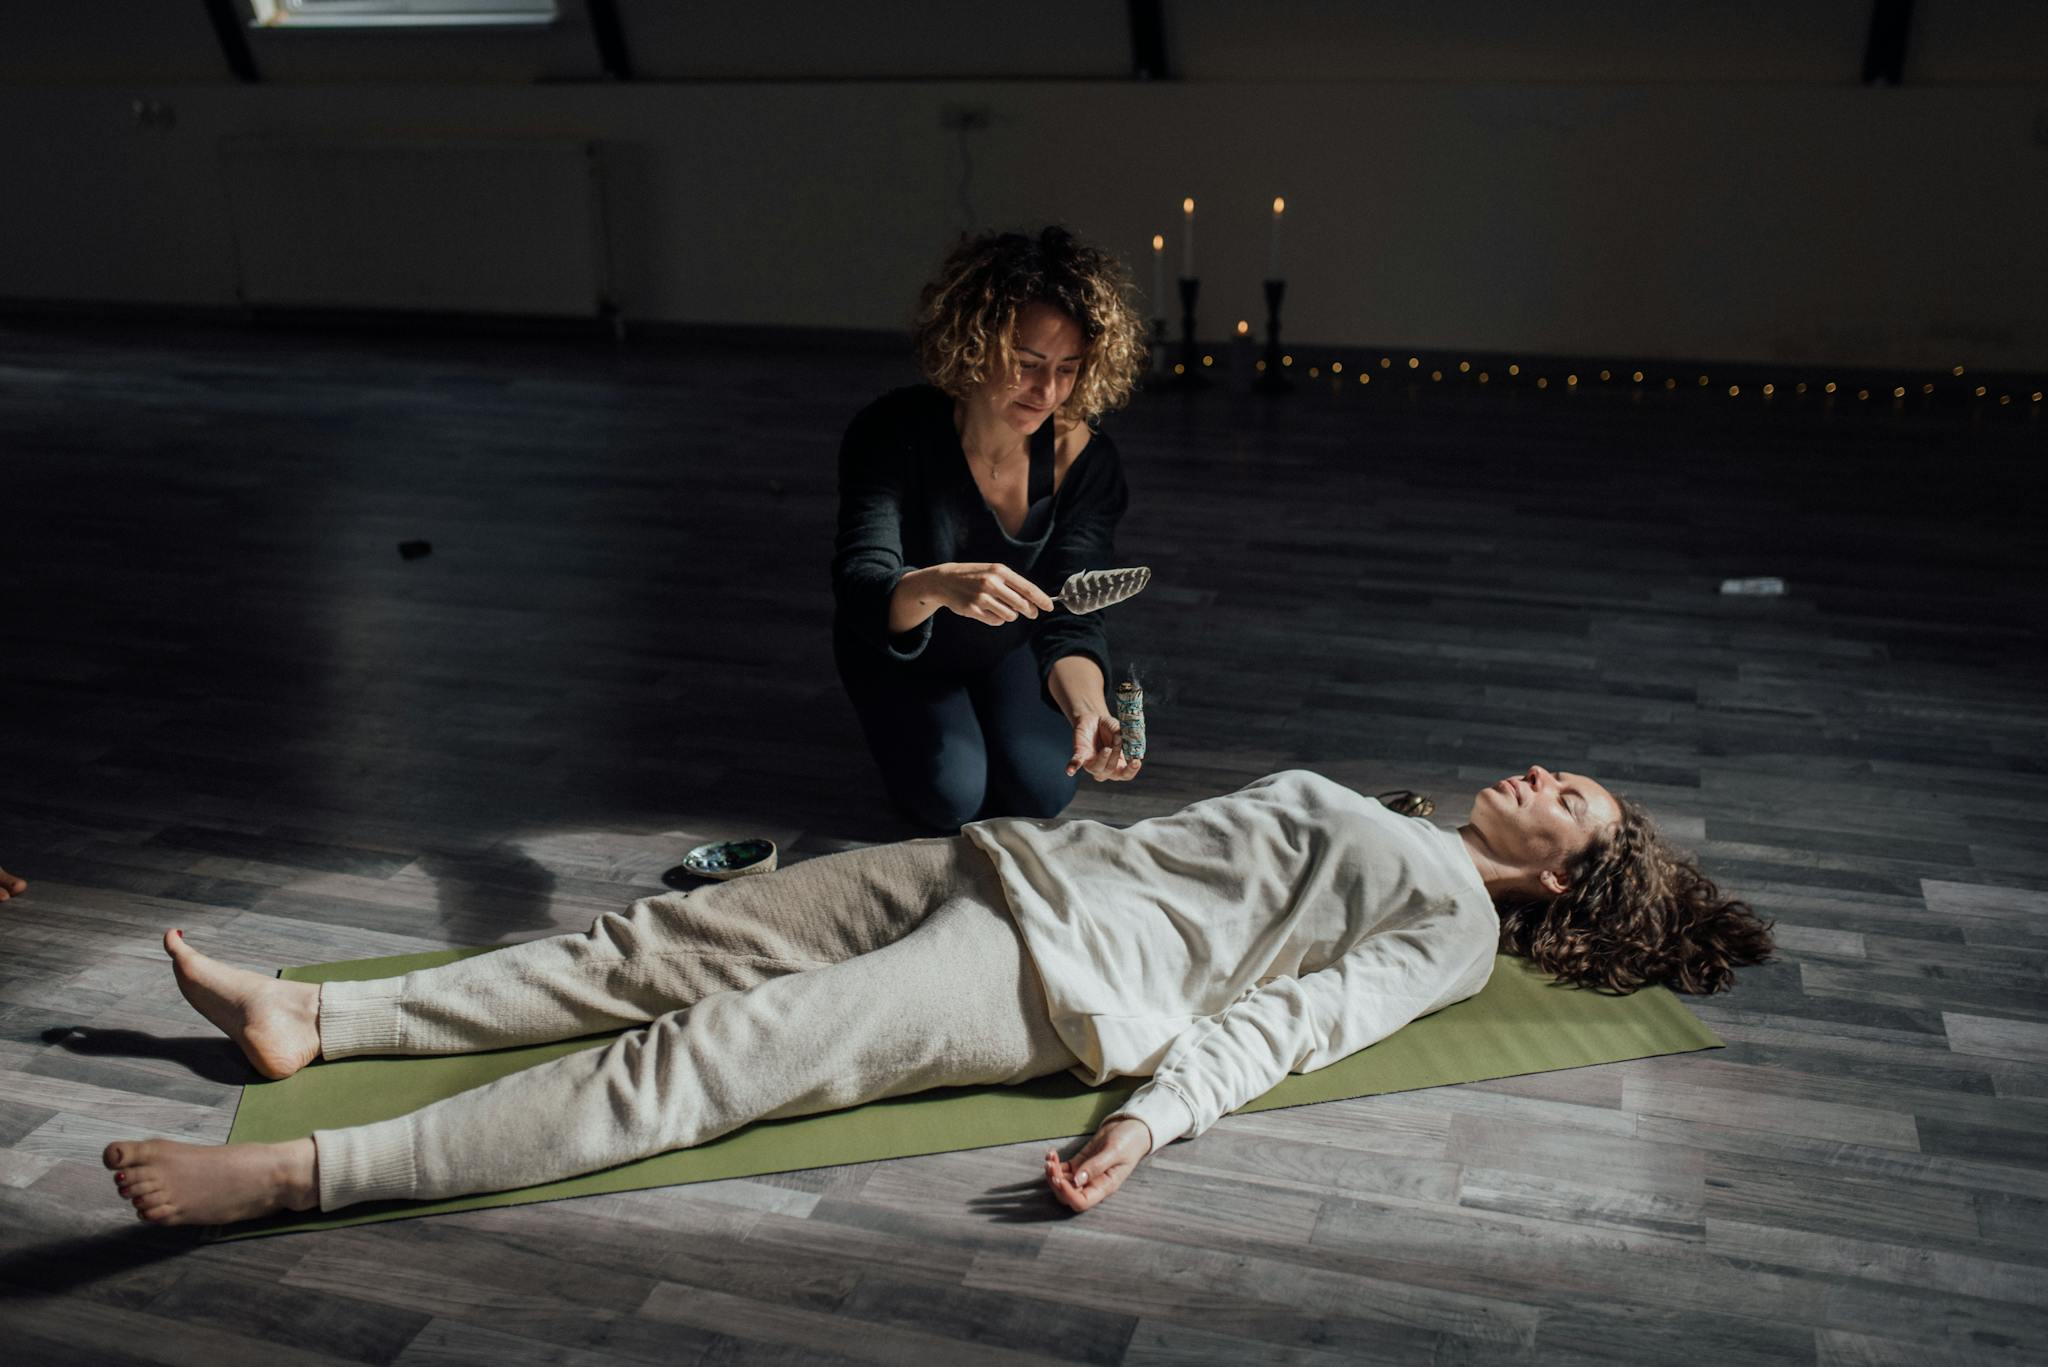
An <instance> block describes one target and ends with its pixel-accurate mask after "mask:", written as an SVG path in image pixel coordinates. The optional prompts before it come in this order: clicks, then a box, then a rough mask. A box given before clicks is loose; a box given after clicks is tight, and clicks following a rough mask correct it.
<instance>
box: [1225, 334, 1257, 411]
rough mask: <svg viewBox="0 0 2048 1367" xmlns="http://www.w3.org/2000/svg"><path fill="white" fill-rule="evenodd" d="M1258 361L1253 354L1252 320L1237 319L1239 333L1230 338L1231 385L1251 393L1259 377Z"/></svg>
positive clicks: (1240, 390) (1243, 391)
mask: <svg viewBox="0 0 2048 1367" xmlns="http://www.w3.org/2000/svg"><path fill="white" fill-rule="evenodd" d="M1257 369H1258V367H1257V361H1256V359H1255V358H1254V357H1253V355H1252V320H1251V319H1249V318H1240V319H1238V320H1237V335H1236V336H1234V337H1232V338H1231V339H1230V387H1231V388H1232V389H1235V390H1237V391H1238V392H1239V393H1249V392H1251V388H1252V385H1253V383H1254V382H1255V381H1256V379H1257Z"/></svg>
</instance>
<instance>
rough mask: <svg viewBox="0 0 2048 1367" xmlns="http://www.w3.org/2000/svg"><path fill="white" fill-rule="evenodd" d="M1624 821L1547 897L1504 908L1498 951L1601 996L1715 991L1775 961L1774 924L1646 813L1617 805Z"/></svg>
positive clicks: (1508, 901) (1570, 868) (1511, 903)
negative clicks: (1725, 889) (1728, 890)
mask: <svg viewBox="0 0 2048 1367" xmlns="http://www.w3.org/2000/svg"><path fill="white" fill-rule="evenodd" d="M1615 801H1616V802H1618V803H1619V804H1620V806H1621V819H1620V821H1618V822H1617V823H1616V824H1615V826H1614V828H1613V830H1612V832H1611V833H1610V834H1608V835H1607V836H1606V837H1605V838H1603V839H1596V840H1595V841H1594V842H1593V844H1592V845H1591V846H1589V847H1588V848H1587V849H1586V850H1585V851H1584V852H1583V853H1581V854H1580V855H1579V856H1578V857H1577V858H1576V859H1575V860H1573V861H1572V862H1571V863H1570V864H1568V865H1567V866H1566V868H1565V877H1566V887H1565V890H1564V891H1563V892H1561V893H1559V894H1558V895H1557V896H1555V897H1552V898H1548V899H1529V900H1520V899H1507V898H1503V899H1502V900H1501V902H1500V913H1501V917H1500V947H1501V949H1502V951H1503V952H1505V953H1508V954H1520V955H1522V956H1524V957H1526V958H1528V959H1531V960H1533V961H1534V962H1535V963H1536V966H1537V967H1539V968H1541V969H1543V970H1544V971H1545V972H1546V973H1550V974H1552V975H1553V976H1555V977H1558V978H1561V979H1564V980H1566V981H1568V982H1575V983H1579V984H1582V985H1584V986H1587V987H1593V988H1598V989H1600V990H1601V991H1604V992H1613V993H1629V992H1633V991H1635V990H1636V989H1637V988H1639V987H1644V986H1647V985H1649V984H1652V983H1662V984H1664V985H1665V986H1667V987H1670V988H1672V989H1674V990H1676V991H1679V992H1694V993H1711V992H1721V991H1725V990H1727V989H1728V988H1729V987H1732V986H1734V984H1735V970H1736V969H1737V968H1740V967H1747V966H1748V965H1751V964H1760V963H1763V962H1765V961H1766V960H1767V959H1769V958H1770V957H1771V949H1772V944H1771V925H1770V923H1769V922H1766V921H1764V920H1762V919H1760V918H1759V917H1758V916H1757V914H1756V912H1755V911H1754V910H1752V909H1751V908H1750V906H1749V904H1748V903H1747V902H1742V901H1739V900H1737V899H1735V898H1733V897H1725V896H1723V895H1722V893H1721V890H1720V889H1719V888H1718V887H1716V886H1714V881H1713V880H1712V879H1711V878H1709V877H1707V876H1706V875H1705V874H1704V873H1701V872H1700V868H1699V864H1698V863H1697V862H1696V861H1695V860H1694V858H1693V856H1692V855H1690V854H1688V853H1686V852H1685V851H1684V850H1681V849H1679V848H1677V847H1676V846H1674V845H1672V844H1670V843H1669V842H1667V841H1666V840H1665V839H1664V836H1663V834H1662V833H1661V832H1660V831H1658V829H1657V827H1656V825H1655V823H1653V822H1652V821H1651V820H1650V817H1649V814H1648V813H1647V812H1645V811H1644V810H1643V809H1642V808H1641V807H1639V806H1637V805H1636V804H1635V803H1633V802H1630V801H1628V800H1627V799H1626V798H1620V797H1617V798H1616V799H1615Z"/></svg>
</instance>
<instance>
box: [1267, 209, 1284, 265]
mask: <svg viewBox="0 0 2048 1367" xmlns="http://www.w3.org/2000/svg"><path fill="white" fill-rule="evenodd" d="M1286 212H1287V201H1286V200H1284V199H1282V198H1280V196H1278V195H1275V196H1273V236H1272V239H1271V241H1270V243H1269V244H1268V246H1267V248H1266V278H1267V279H1268V280H1278V279H1279V278H1280V215H1282V214H1284V213H1286Z"/></svg>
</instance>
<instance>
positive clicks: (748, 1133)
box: [225, 949, 1721, 1238]
mask: <svg viewBox="0 0 2048 1367" xmlns="http://www.w3.org/2000/svg"><path fill="white" fill-rule="evenodd" d="M489 952H490V951H489V950H486V949H457V950H447V951H442V952H439V953H433V954H407V955H400V956H398V957H396V958H389V959H359V960H356V961H354V962H352V963H334V964H315V965H312V966H310V967H306V968H287V969H285V970H284V971H283V972H282V973H281V974H280V975H279V976H281V977H284V978H287V979H289V980H291V981H294V982H333V981H346V980H354V979H362V978H385V977H393V976H396V975H398V974H401V973H409V972H411V971H412V970H414V969H417V968H431V967H433V966H434V965H436V964H443V963H448V962H451V961H452V960H455V959H461V958H467V957H469V956H470V955H472V954H485V953H489ZM609 1038H610V1037H609V1036H594V1037H591V1038H587V1039H579V1040H565V1041H563V1042H561V1043H558V1044H543V1045H536V1046H533V1047H530V1048H520V1049H501V1050H498V1051H496V1052H494V1053H488V1054H462V1055H456V1056H453V1057H442V1058H358V1059H342V1060H339V1061H336V1062H333V1063H319V1064H315V1065H314V1066H312V1067H310V1068H307V1069H305V1070H304V1071H303V1072H301V1073H299V1074H298V1075H297V1076H295V1077H291V1078H287V1079H286V1080H284V1081H283V1082H263V1083H257V1084H255V1085H254V1086H251V1087H248V1088H246V1089H245V1090H244V1091H243V1093H242V1104H241V1107H240V1109H239V1110H238V1111H237V1112H236V1113H235V1124H234V1128H233V1131H232V1132H231V1133H230V1134H229V1136H228V1138H229V1139H230V1140H231V1141H241V1140H253V1141H267V1140H281V1139H296V1138H299V1137H300V1136H303V1135H306V1134H309V1133H311V1132H312V1131H314V1130H320V1129H338V1128H340V1127H342V1126H346V1125H361V1124H366V1123H368V1122H370V1121H374V1120H385V1119H388V1118H390V1117H391V1116H395V1115H402V1114H404V1113H405V1112H407V1111H411V1110H416V1109H418V1108H419V1107H421V1106H424V1105H426V1104H427V1103H429V1102H432V1101H438V1100H440V1099H441V1098H442V1097H446V1096H452V1095H454V1094H455V1093H456V1092H460V1091H464V1090H466V1089H468V1088H471V1087H479V1086H482V1085H483V1084H484V1083H486V1082H491V1081H494V1080H495V1079H497V1078H500V1077H503V1076H505V1075H506V1074H507V1073H514V1072H517V1071H519V1070H520V1069H521V1068H527V1067H531V1066H532V1065H534V1064H536V1063H542V1062H545V1061H546V1060H548V1059H551V1058H557V1057H560V1056H561V1055H563V1054H566V1053H571V1052H573V1051H575V1050H578V1049H591V1048H595V1047H596V1046H598V1045H600V1044H603V1043H605V1042H606V1040H607V1039H609ZM1720 1047H1721V1041H1720V1040H1719V1039H1717V1038H1716V1037H1715V1036H1714V1033H1713V1032H1712V1031H1710V1030H1708V1029H1707V1028H1706V1027H1705V1026H1704V1025H1701V1024H1700V1023H1699V1021H1698V1020H1697V1019H1695V1018H1694V1017H1693V1015H1692V1013H1691V1012H1689V1011H1687V1010H1686V1009H1685V1007H1684V1006H1682V1005H1681V1004H1680V1003H1679V1001H1678V999H1677V998H1676V997H1674V996H1673V995H1672V994H1671V993H1669V992H1667V991H1665V990H1664V989H1663V988H1661V987H1659V988H1650V989H1647V990H1644V991H1641V992H1637V993H1635V994H1634V995H1633V996H1628V997H1612V996H1604V995H1602V994H1600V993H1597V992H1590V991H1584V990H1580V989H1577V988H1571V987H1564V986H1561V985H1558V984H1556V983H1553V982H1551V981H1550V980H1549V979H1548V978H1546V977H1544V975H1542V974H1541V973H1539V972H1538V971H1536V970H1535V969H1534V968H1533V967H1531V966H1530V965H1529V964H1528V963H1527V962H1526V961H1524V960H1521V959H1514V958H1510V957H1508V956H1506V955H1502V956H1501V958H1500V960H1499V962H1498V963H1497V964H1496V965H1495V967H1494V973H1493V978H1492V980H1491V981H1490V982H1488V983H1487V985H1486V989H1485V990H1484V991H1483V992H1481V993H1480V994H1479V995H1478V996H1476V997H1472V998H1469V999H1467V1000H1465V1001H1462V1002H1459V1003H1458V1004H1457V1005H1455V1006H1449V1007H1445V1008H1444V1009H1443V1010H1442V1011H1439V1012H1437V1013H1436V1014H1435V1015H1433V1016H1426V1017H1424V1018H1423V1019H1421V1020H1419V1021H1415V1022H1414V1023H1412V1024H1410V1025H1408V1026H1407V1027H1405V1028H1403V1029H1402V1030H1399V1031H1397V1032H1396V1033H1395V1034H1393V1035H1391V1036H1389V1037H1388V1038H1386V1039H1384V1040H1381V1041H1380V1042H1379V1043H1378V1044H1375V1045H1373V1046H1372V1047H1371V1048H1369V1049H1362V1050H1360V1051H1359V1052H1358V1053H1356V1054H1353V1055H1352V1056H1351V1057H1349V1058H1347V1059H1344V1060H1343V1061H1341V1062H1339V1063H1335V1064H1332V1065H1331V1066H1330V1067H1328V1068H1324V1069H1322V1070H1320V1071H1318V1072H1314V1073H1306V1074H1300V1075H1296V1076H1290V1077H1288V1078H1287V1079H1286V1080H1284V1081H1283V1082H1281V1083H1280V1085H1279V1086H1277V1087H1275V1088H1274V1089H1273V1090H1272V1091H1270V1092H1268V1093H1266V1094H1265V1095H1264V1096H1262V1097H1260V1098H1259V1099H1258V1100H1257V1101H1254V1102H1252V1103H1251V1104H1250V1105H1248V1106H1246V1107H1244V1108H1243V1109H1244V1110H1247V1111H1266V1110H1272V1109H1275V1108H1276V1107H1281V1106H1301V1105H1306V1104H1307V1103H1309V1102H1312V1101H1337V1100H1341V1099H1343V1098H1346V1097H1358V1096H1377V1095H1379V1094H1381V1093H1384V1092H1405V1091H1412V1090H1414V1089H1416V1088H1420V1087H1437V1086H1442V1085H1443V1084H1445V1083H1450V1082H1479V1081H1482V1080H1484V1079H1487V1078H1497V1077H1513V1076H1516V1075H1518V1074H1523V1073H1543V1072H1549V1071H1551V1070H1553V1069H1558V1068H1580V1067H1584V1066H1586V1065H1587V1064H1593V1063H1614V1062H1618V1061H1619V1060H1621V1059H1630V1058H1648V1057H1650V1056H1652V1055H1655V1054H1682V1053H1687V1052H1690V1051H1692V1050H1695V1049H1718V1048H1720ZM1138 1086H1139V1080H1138V1079H1135V1078H1122V1079H1119V1080H1117V1081H1116V1082H1113V1083H1109V1084H1107V1085H1105V1086H1102V1087H1096V1088H1089V1087H1085V1086H1083V1085H1082V1084H1081V1083H1080V1082H1078V1081H1077V1080H1075V1079H1074V1078H1073V1077H1072V1076H1071V1075H1070V1074H1066V1073H1061V1074H1057V1075H1055V1076H1053V1077H1046V1078H1039V1079H1038V1080H1036V1081H1034V1082H1028V1083H1025V1084H1023V1085H1022V1086H1017V1087H962V1088H946V1089H942V1090H938V1091H931V1092H923V1093H920V1094H918V1095H916V1096H907V1097H897V1098H894V1099H891V1100H888V1101H878V1102H873V1103H870V1104H869V1105H866V1106H860V1107H856V1108H855V1109H853V1110H849V1111H835V1112H832V1113H830V1114H827V1115H814V1116H800V1117H797V1118H795V1119H790V1120H773V1121H762V1122H760V1123H757V1124H754V1125H749V1126H748V1127H746V1128H745V1129H743V1130H738V1131H735V1132H734V1133H732V1134H729V1135H726V1136H724V1137H723V1138H720V1139H716V1140H713V1141H712V1142H711V1143H708V1144H701V1145H699V1146H697V1147H696V1148H693V1149H677V1150H675V1151H673V1152H671V1153H664V1154H658V1155H656V1156H655V1157H653V1158H646V1159H642V1160H640V1161H639V1162H635V1163H627V1164H624V1165H622V1166H620V1167H616V1168H607V1169H605V1170H603V1171H602V1172H593V1173H586V1174H584V1175H583V1176H581V1177H573V1178H570V1179H568V1180H566V1181H561V1182H549V1183H547V1184H545V1185H543V1186H537V1187H523V1188H520V1189H519V1190H517V1191H498V1192H490V1193H486V1194H483V1195H478V1196H463V1197H457V1198H455V1199H453V1200H446V1201H391V1202H381V1203H375V1204H364V1205H359V1206H350V1207H349V1208H347V1209H346V1210H343V1211H339V1212H336V1213H335V1214H332V1215H324V1214H320V1213H318V1212H314V1213H311V1214H299V1215H287V1216H278V1217H275V1218H273V1219H271V1220H267V1221H264V1222H261V1223H258V1224H251V1225H246V1226H242V1227H240V1228H238V1229H236V1230H235V1231H234V1232H233V1233H231V1234H228V1235H226V1236H225V1237H228V1238H252V1237H255V1236H258V1235H263V1234H282V1233H287V1232H291V1231H296V1230H308V1229H338V1228H341V1227H342V1226H345V1225H361V1224H369V1223H372V1222H374V1221H379V1220H402V1219H406V1218H408V1217H410V1216H414V1215H438V1214H440V1213H442V1212H444V1211H452V1210H479V1209H482V1208H484V1207H487V1206H515V1205H523V1204H525V1203H527V1202H530V1201H554V1200H558V1199H560V1198H562V1197H565V1196H590V1195H594V1194H596V1193H599V1192H614V1191H635V1190H638V1189H640V1188H643V1187H663V1186H672V1185H676V1184H679V1183H684V1182H710V1181H715V1180H717V1179H719V1178H722V1177H747V1176H753V1175H757V1174H760V1173H764V1172H788V1171H790V1170H792V1169H796V1168H818V1167H828V1166H832V1165H836V1164H840V1163H865V1162H869V1161H872V1160H874V1159H877V1158H903V1157H908V1156H910V1155H912V1154H921V1153H943V1152H947V1151H950V1150H954V1149H976V1148H985V1147H987V1146H989V1145H993V1144H1018V1143H1022V1142H1024V1141H1026V1140H1033V1139H1057V1138H1064V1137H1067V1136H1071V1135H1081V1134H1087V1133H1089V1132H1091V1131H1092V1130H1094V1128H1095V1127H1096V1126H1097V1125H1098V1124H1100V1123H1101V1122H1102V1120H1103V1119H1104V1117H1106V1116H1108V1115H1109V1114H1110V1113H1111V1112H1112V1111H1114V1110H1116V1108H1117V1107H1118V1106H1120V1105H1122V1104H1123V1102H1124V1101H1125V1099H1126V1098H1128V1097H1129V1096H1130V1094H1131V1093H1132V1092H1133V1091H1135V1090H1136V1089H1137V1087H1138Z"/></svg>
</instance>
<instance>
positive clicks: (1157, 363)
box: [1151, 318, 1173, 379]
mask: <svg viewBox="0 0 2048 1367" xmlns="http://www.w3.org/2000/svg"><path fill="white" fill-rule="evenodd" d="M1151 370H1152V377H1153V378H1154V379H1157V378H1159V377H1160V376H1162V375H1166V374H1169V373H1171V372H1172V370H1173V364H1172V362H1171V360H1170V359H1169V354H1168V352H1167V349H1166V320H1165V319H1164V318H1154V319H1153V320H1152V366H1151Z"/></svg>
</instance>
